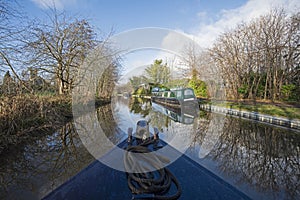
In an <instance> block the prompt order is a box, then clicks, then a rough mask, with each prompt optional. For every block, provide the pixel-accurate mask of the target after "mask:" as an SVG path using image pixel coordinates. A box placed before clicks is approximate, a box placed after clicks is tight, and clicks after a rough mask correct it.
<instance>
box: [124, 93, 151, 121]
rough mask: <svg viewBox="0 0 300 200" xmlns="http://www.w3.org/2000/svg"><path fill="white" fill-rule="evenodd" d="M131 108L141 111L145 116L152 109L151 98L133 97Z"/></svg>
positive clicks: (130, 103) (134, 110) (131, 109)
mask: <svg viewBox="0 0 300 200" xmlns="http://www.w3.org/2000/svg"><path fill="white" fill-rule="evenodd" d="M129 108H130V112H132V113H135V114H137V113H139V114H141V115H142V116H143V117H144V118H145V117H146V116H147V115H149V112H150V110H151V100H150V99H146V98H131V99H130V101H129Z"/></svg>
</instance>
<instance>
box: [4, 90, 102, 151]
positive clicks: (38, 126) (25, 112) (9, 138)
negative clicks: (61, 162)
mask: <svg viewBox="0 0 300 200" xmlns="http://www.w3.org/2000/svg"><path fill="white" fill-rule="evenodd" d="M105 102H107V101H104V100H96V101H95V104H96V106H100V105H102V104H105ZM72 119H73V115H72V97H71V96H67V95H56V96H54V95H49V96H43V95H42V96H41V95H18V96H10V97H0V154H1V153H2V152H4V151H6V150H7V149H8V148H9V147H13V146H14V145H18V144H20V143H22V142H26V141H27V140H30V139H32V138H33V137H34V136H37V135H42V134H44V133H47V132H51V131H53V130H57V129H59V128H60V127H61V126H63V125H64V124H66V123H67V122H69V121H71V120H72Z"/></svg>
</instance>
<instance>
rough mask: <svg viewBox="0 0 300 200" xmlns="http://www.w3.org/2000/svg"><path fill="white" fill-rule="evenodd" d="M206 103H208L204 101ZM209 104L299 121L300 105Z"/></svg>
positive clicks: (274, 103)
mask: <svg viewBox="0 0 300 200" xmlns="http://www.w3.org/2000/svg"><path fill="white" fill-rule="evenodd" d="M206 103H208V102H207V101H206ZM210 104H213V105H216V106H221V107H226V108H232V109H237V110H243V111H250V112H258V113H261V114H266V115H272V116H276V117H284V118H288V119H297V120H300V105H299V104H297V103H286V102H266V101H262V102H255V103H254V102H251V101H242V102H233V101H227V102H225V103H224V102H223V103H220V102H218V101H215V102H213V103H212V102H210Z"/></svg>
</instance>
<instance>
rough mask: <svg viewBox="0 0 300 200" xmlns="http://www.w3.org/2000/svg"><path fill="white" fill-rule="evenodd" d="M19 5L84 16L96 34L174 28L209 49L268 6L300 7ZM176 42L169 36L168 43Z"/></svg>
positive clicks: (165, 0) (124, 2) (257, 3)
mask: <svg viewBox="0 0 300 200" xmlns="http://www.w3.org/2000/svg"><path fill="white" fill-rule="evenodd" d="M23 2H26V3H23ZM20 4H21V5H23V6H24V9H25V12H27V13H28V15H29V17H36V18H39V19H43V18H46V15H45V12H47V10H48V9H49V7H53V5H55V7H56V8H57V9H58V10H66V11H67V13H68V14H69V15H75V16H76V17H79V18H87V19H89V20H90V22H91V24H92V26H94V27H95V28H96V29H97V32H99V33H100V34H102V35H103V34H104V35H107V34H109V32H110V31H111V30H113V33H114V34H119V33H122V32H123V31H128V30H131V29H135V28H143V27H159V28H167V29H170V30H176V31H179V32H181V33H184V34H185V35H187V36H188V37H192V38H194V39H195V40H196V41H197V43H198V44H199V45H200V46H201V47H203V48H206V47H210V46H211V45H212V44H213V42H214V40H215V39H216V38H217V37H218V36H219V35H220V34H221V33H223V32H225V31H227V30H229V29H231V28H234V27H235V26H236V25H237V24H239V23H241V22H249V21H250V20H252V19H254V18H257V17H259V16H261V15H263V14H266V13H267V12H269V11H270V9H271V8H273V7H280V6H284V8H285V9H286V11H287V12H288V13H294V12H297V11H299V10H300V7H299V0H248V1H247V0H24V1H21V2H20ZM177 42H178V41H176V40H174V41H173V43H174V45H176V43H177ZM172 56H173V55H171V56H170V55H169V54H168V53H166V52H162V51H157V52H156V53H154V51H151V53H149V51H148V50H147V51H145V52H144V53H143V52H140V51H136V52H135V54H130V55H128V56H127V57H128V58H125V59H124V63H123V65H124V66H125V68H126V66H130V69H128V70H127V71H130V70H131V71H132V69H133V68H136V67H139V66H145V65H149V64H151V63H152V61H153V60H154V59H168V58H170V57H172ZM167 57H168V58H167Z"/></svg>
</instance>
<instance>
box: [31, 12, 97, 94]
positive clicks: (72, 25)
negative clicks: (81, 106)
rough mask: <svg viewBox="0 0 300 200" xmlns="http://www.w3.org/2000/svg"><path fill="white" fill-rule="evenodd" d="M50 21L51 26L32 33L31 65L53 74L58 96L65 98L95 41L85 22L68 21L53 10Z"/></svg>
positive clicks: (93, 33)
mask: <svg viewBox="0 0 300 200" xmlns="http://www.w3.org/2000/svg"><path fill="white" fill-rule="evenodd" d="M49 18H50V24H42V25H39V26H38V27H35V28H34V29H33V31H32V36H33V37H34V40H33V41H32V42H30V43H29V44H28V46H27V49H28V50H30V52H31V55H32V57H31V58H30V64H31V65H32V67H35V68H37V69H39V70H40V71H42V72H44V73H48V74H52V75H53V76H54V77H55V79H56V84H57V88H58V93H59V94H65V93H69V92H70V91H71V90H72V88H73V87H74V83H75V79H76V74H77V71H78V68H79V66H80V65H81V64H82V62H83V60H84V58H85V57H86V55H87V54H88V52H89V50H91V49H93V48H94V47H95V46H96V45H97V44H98V41H97V40H96V34H95V32H94V30H93V29H92V27H91V26H90V24H89V22H88V21H87V20H85V19H67V17H66V15H65V13H61V14H58V13H57V12H56V11H55V10H53V11H52V15H49Z"/></svg>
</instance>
